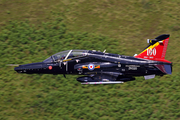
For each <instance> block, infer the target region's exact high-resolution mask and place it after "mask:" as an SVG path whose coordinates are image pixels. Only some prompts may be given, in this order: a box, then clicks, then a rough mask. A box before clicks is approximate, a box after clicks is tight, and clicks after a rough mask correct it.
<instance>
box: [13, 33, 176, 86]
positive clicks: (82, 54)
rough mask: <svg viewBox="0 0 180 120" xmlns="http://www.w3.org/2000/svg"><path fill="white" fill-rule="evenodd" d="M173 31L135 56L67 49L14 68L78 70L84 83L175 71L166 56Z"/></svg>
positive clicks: (151, 41) (120, 80) (57, 71)
mask: <svg viewBox="0 0 180 120" xmlns="http://www.w3.org/2000/svg"><path fill="white" fill-rule="evenodd" d="M169 36H170V35H169V34H163V35H160V36H158V37H156V38H155V39H148V43H149V45H148V46H147V47H146V48H145V49H144V50H143V51H142V52H141V53H140V54H138V55H137V54H136V55H134V56H133V57H130V56H124V55H118V54H111V53H106V52H105V51H104V52H100V51H96V50H67V51H62V52H59V53H56V54H54V55H52V56H50V57H49V58H47V59H46V60H44V61H43V62H38V63H31V64H25V65H19V66H18V67H15V68H14V70H15V71H17V72H18V73H26V74H34V73H36V74H63V75H64V77H65V74H75V75H83V76H81V77H79V78H77V81H79V82H81V84H116V83H123V82H126V81H131V80H135V77H136V76H144V78H145V79H151V78H154V77H155V75H159V76H163V75H165V74H171V73H172V63H171V62H169V61H167V60H165V54H166V49H167V46H168V41H169Z"/></svg>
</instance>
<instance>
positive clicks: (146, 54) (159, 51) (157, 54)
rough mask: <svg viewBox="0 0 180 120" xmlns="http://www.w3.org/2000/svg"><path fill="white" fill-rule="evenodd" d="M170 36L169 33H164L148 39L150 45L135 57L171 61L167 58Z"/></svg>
mask: <svg viewBox="0 0 180 120" xmlns="http://www.w3.org/2000/svg"><path fill="white" fill-rule="evenodd" d="M169 36H170V35H169V34H163V35H160V36H158V37H156V38H155V39H150V40H148V43H149V45H148V46H147V47H146V48H145V49H144V50H143V51H142V52H141V53H140V54H139V55H137V56H135V57H136V58H142V59H149V60H156V61H162V62H168V63H171V62H169V61H167V60H165V55H166V50H167V46H168V42H169Z"/></svg>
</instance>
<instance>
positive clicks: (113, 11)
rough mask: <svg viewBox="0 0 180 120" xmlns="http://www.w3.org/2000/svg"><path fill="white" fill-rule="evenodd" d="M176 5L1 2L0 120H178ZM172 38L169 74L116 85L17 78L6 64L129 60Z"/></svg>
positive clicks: (143, 0)
mask: <svg viewBox="0 0 180 120" xmlns="http://www.w3.org/2000/svg"><path fill="white" fill-rule="evenodd" d="M179 4H180V2H178V1H177V0H173V1H171V2H170V1H167V0H164V1H162V0H158V1H156V2H155V1H153V0H139V1H133V0H131V1H126V0H122V1H114V0H101V1H97V0H91V1H90V0H86V1H85V0H61V2H59V1H57V0H51V2H50V1H48V0H38V1H37V0H36V1H35V0H26V1H24V0H13V1H6V0H1V1H0V15H1V17H0V56H1V59H0V100H1V101H0V119H2V120H6V119H8V120H11V119H12V120H16V119H17V120H21V119H22V120H23V119H33V120H34V119H47V120H49V119H58V120H59V119H65V120H68V119H84V120H86V119H92V120H95V119H103V120H106V119H107V120H108V119H112V120H116V119H117V120H119V119H128V120H129V119H142V120H144V119H152V120H154V119H180V106H179V104H180V102H179V101H180V95H179V91H180V86H179V85H180V80H179V79H180V72H179V68H180V64H178V62H179V61H180V54H179V52H180V50H179V49H178V48H179V45H180V44H179V37H180V36H179V32H180V24H179V19H180V16H179V11H180V8H179ZM164 33H168V34H170V35H171V36H170V41H169V45H168V50H167V54H166V59H167V60H169V61H172V62H174V65H173V74H172V75H166V76H163V77H156V78H154V79H151V80H144V79H143V77H138V78H137V80H135V81H132V82H127V83H124V84H115V85H89V86H88V85H81V84H80V83H79V82H77V81H76V78H77V77H78V76H72V75H68V76H67V78H63V76H62V75H26V74H18V73H16V72H15V71H14V70H13V67H7V66H6V64H26V63H32V62H40V61H43V60H44V59H46V58H47V57H49V56H50V55H52V54H54V53H57V52H59V51H63V50H68V49H90V50H92V49H96V50H101V51H103V50H104V49H106V50H107V52H111V53H117V54H124V55H130V56H132V55H134V54H135V53H139V52H141V50H142V49H143V48H144V47H145V46H146V45H147V44H146V39H148V38H151V39H153V38H155V37H157V36H158V35H160V34H164Z"/></svg>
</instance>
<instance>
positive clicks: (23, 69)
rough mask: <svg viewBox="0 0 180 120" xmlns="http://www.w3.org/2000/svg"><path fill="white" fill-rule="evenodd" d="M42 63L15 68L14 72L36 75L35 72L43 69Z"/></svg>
mask: <svg viewBox="0 0 180 120" xmlns="http://www.w3.org/2000/svg"><path fill="white" fill-rule="evenodd" d="M42 66H43V65H42V62H40V63H31V64H25V65H19V66H18V67H15V68H14V70H15V71H16V72H18V73H34V72H36V71H35V70H38V69H42Z"/></svg>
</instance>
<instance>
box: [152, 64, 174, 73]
mask: <svg viewBox="0 0 180 120" xmlns="http://www.w3.org/2000/svg"><path fill="white" fill-rule="evenodd" d="M155 66H156V67H157V68H158V69H159V70H160V71H161V72H163V73H165V74H171V73H172V66H171V65H155Z"/></svg>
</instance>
